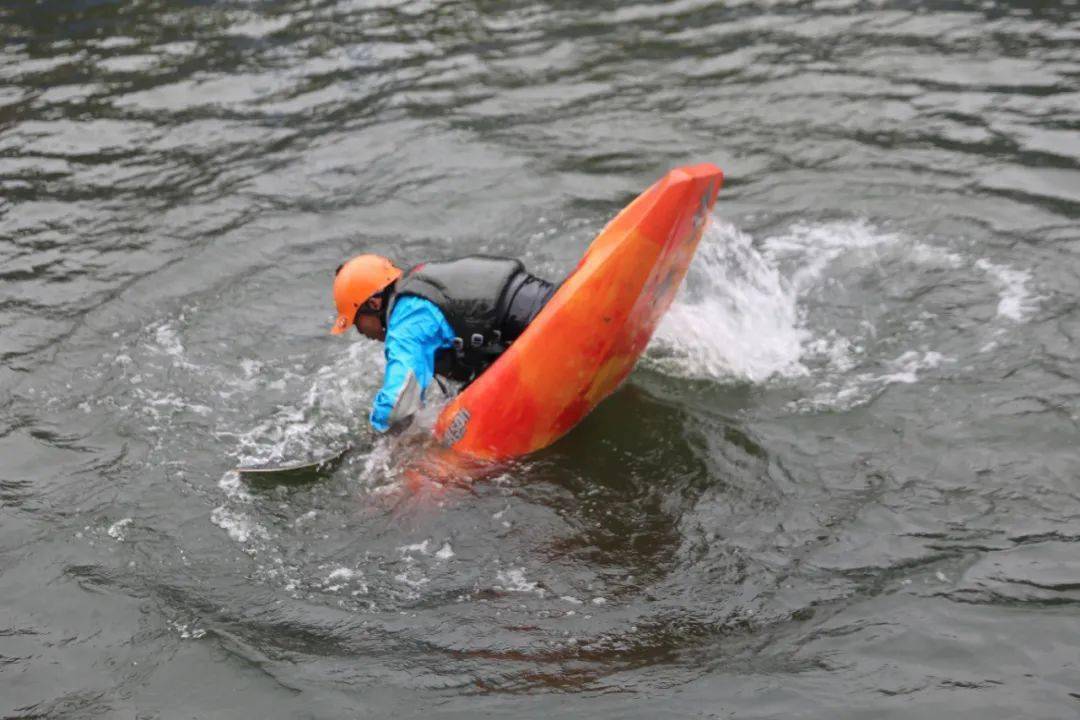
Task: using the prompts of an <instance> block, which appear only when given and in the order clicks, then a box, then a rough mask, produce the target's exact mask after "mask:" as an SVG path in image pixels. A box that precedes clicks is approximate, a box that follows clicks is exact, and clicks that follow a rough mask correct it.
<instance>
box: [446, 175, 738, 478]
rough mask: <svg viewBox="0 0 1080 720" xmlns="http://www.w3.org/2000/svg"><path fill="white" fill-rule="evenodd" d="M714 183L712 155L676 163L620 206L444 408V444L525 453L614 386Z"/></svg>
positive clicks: (653, 320)
mask: <svg viewBox="0 0 1080 720" xmlns="http://www.w3.org/2000/svg"><path fill="white" fill-rule="evenodd" d="M722 183H723V173H722V172H721V170H720V168H718V167H716V166H715V165H712V164H710V163H703V164H700V165H693V166H687V167H680V168H676V169H674V170H672V171H671V172H669V173H668V174H667V175H665V176H664V177H663V178H661V179H660V180H659V181H658V182H656V183H655V184H654V185H652V186H651V187H650V188H649V189H647V190H646V191H645V192H643V193H642V194H641V195H639V196H638V197H637V198H636V199H635V200H634V201H633V202H631V203H630V204H629V205H628V206H626V208H624V209H623V210H622V211H621V212H620V213H619V214H618V215H617V216H616V217H615V218H614V219H613V220H612V221H611V222H610V223H608V225H607V226H606V227H605V228H604V229H603V231H602V232H601V233H600V234H599V235H598V236H597V237H596V239H595V240H594V241H593V242H592V244H591V245H590V246H589V248H588V250H586V252H585V254H584V256H582V258H581V261H580V262H579V263H578V265H577V267H576V268H575V269H574V271H573V272H571V273H570V275H569V276H568V277H567V278H566V280H565V281H564V282H563V283H562V285H561V286H560V287H559V289H558V290H557V291H556V292H555V294H554V295H553V296H552V298H551V300H549V301H548V303H547V305H545V306H544V309H543V310H542V311H541V312H540V314H539V315H537V316H536V318H534V319H533V321H532V322H531V323H530V324H529V326H528V327H527V328H526V329H525V332H523V333H522V334H521V336H520V337H518V338H517V339H516V340H515V341H514V342H513V344H511V345H510V347H509V348H508V349H507V350H506V351H505V352H504V353H503V354H502V355H501V356H500V357H499V359H498V360H496V361H495V362H494V363H493V364H492V365H491V367H489V368H488V369H487V370H486V371H484V373H483V374H482V375H481V376H480V377H479V378H477V379H476V380H475V381H474V382H473V383H472V384H471V385H469V386H468V387H467V388H465V390H464V391H463V392H461V393H460V394H459V395H458V396H457V397H456V398H454V399H453V400H452V401H451V402H450V403H449V404H448V405H447V406H446V407H445V408H444V409H443V410H442V412H441V413H440V415H439V418H438V420H437V421H436V424H435V431H434V432H435V437H436V439H437V440H438V441H439V443H440V444H441V445H442V447H443V448H446V449H449V450H451V451H453V453H456V454H460V455H464V456H468V457H471V458H475V459H478V460H493V461H499V460H507V459H511V458H514V457H518V456H521V455H526V454H528V453H531V452H535V451H537V450H540V449H542V448H544V447H547V446H548V445H550V444H552V443H553V442H555V441H556V440H558V439H559V438H560V437H562V436H563V435H565V434H566V433H567V432H569V431H570V430H571V429H572V428H573V427H574V426H575V425H577V424H578V423H579V422H580V421H581V420H582V418H584V417H585V416H586V415H588V414H589V412H590V411H592V409H593V408H595V407H596V406H597V405H598V404H599V403H600V402H602V401H603V400H604V398H606V397H608V396H609V395H610V394H611V393H612V392H614V391H615V390H616V389H617V388H618V387H619V385H620V384H621V383H622V382H623V381H624V380H625V379H626V378H627V376H628V375H629V374H630V372H631V371H632V370H633V369H634V365H635V364H636V363H637V360H638V358H640V357H641V354H642V353H643V352H645V348H646V346H647V345H648V344H649V339H650V338H651V337H652V334H653V332H654V331H655V330H656V327H657V325H658V324H659V322H660V319H661V318H662V317H663V315H664V313H665V312H666V311H667V309H668V308H669V307H670V306H671V302H672V300H673V299H674V297H675V293H676V292H677V291H678V289H679V287H680V285H681V284H682V281H683V278H684V277H685V276H686V271H687V268H688V267H689V265H690V261H691V260H692V259H693V257H694V251H695V250H696V249H697V246H698V243H699V242H700V240H701V235H702V232H703V231H704V229H705V225H706V223H707V222H708V218H709V214H710V212H711V211H712V208H713V205H714V204H715V203H716V196H717V193H718V192H719V190H720V186H721V184H722Z"/></svg>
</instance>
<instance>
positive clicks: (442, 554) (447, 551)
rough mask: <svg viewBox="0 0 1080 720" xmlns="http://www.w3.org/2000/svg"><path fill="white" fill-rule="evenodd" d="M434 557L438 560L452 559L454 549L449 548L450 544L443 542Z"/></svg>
mask: <svg viewBox="0 0 1080 720" xmlns="http://www.w3.org/2000/svg"><path fill="white" fill-rule="evenodd" d="M435 557H437V558H439V559H440V560H449V559H450V558H452V557H454V548H452V547H450V543H448V542H444V543H443V546H442V547H441V548H439V551H438V552H437V553H435Z"/></svg>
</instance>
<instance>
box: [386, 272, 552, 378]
mask: <svg viewBox="0 0 1080 720" xmlns="http://www.w3.org/2000/svg"><path fill="white" fill-rule="evenodd" d="M530 279H531V280H535V281H539V282H541V283H543V284H544V285H545V286H546V287H548V288H551V286H550V284H549V283H546V282H544V281H542V280H539V279H538V278H533V276H531V275H529V274H528V273H527V272H525V266H524V265H522V264H521V261H520V260H514V259H512V258H500V257H488V256H484V255H472V256H469V257H463V258H459V259H457V260H449V261H446V262H429V263H424V264H421V265H417V266H416V267H414V268H413V269H411V270H409V271H408V272H407V273H405V275H404V276H403V277H402V278H401V279H400V280H398V281H397V283H396V285H395V287H394V289H393V291H392V293H391V296H390V299H389V302H388V303H387V311H386V317H387V318H389V317H390V316H391V313H393V311H394V304H395V303H396V301H397V299H398V298H401V297H405V296H407V295H415V296H418V297H422V298H424V299H425V300H428V301H430V302H432V303H434V304H435V305H436V306H437V307H438V308H439V310H441V311H442V313H443V316H444V317H445V318H446V322H447V323H449V325H450V327H451V328H453V330H454V335H455V337H454V346H453V347H452V348H449V349H445V350H440V351H439V352H438V353H437V354H436V356H435V372H436V373H438V374H439V375H442V376H444V377H448V378H450V379H452V380H458V381H460V382H465V383H468V382H471V381H472V380H473V379H475V378H476V376H478V375H479V374H480V373H482V372H483V371H484V370H485V369H486V368H487V367H488V365H490V364H491V363H492V362H494V361H495V359H496V358H497V357H498V356H499V355H500V354H502V352H503V351H504V350H505V349H506V347H507V345H509V344H510V342H512V341H513V340H514V338H516V337H517V335H519V334H520V333H521V331H522V330H524V329H525V325H527V324H528V321H530V320H532V318H533V317H534V316H535V314H536V312H539V310H540V308H542V307H543V302H546V301H547V299H548V298H549V297H550V296H551V292H553V291H554V290H553V288H552V290H551V292H548V293H546V296H545V297H544V299H543V302H541V303H539V307H537V308H536V310H535V312H532V313H531V314H530V316H529V317H528V318H526V319H525V322H524V323H517V322H513V323H510V325H511V326H512V327H507V319H508V317H510V316H511V313H510V304H511V301H512V300H513V298H514V296H515V295H516V294H518V293H517V292H516V290H517V289H518V288H520V287H521V286H522V285H523V284H524V283H526V282H527V281H529V280H530ZM517 314H521V313H520V312H519V313H517ZM519 324H520V327H517V326H518V325H519ZM508 335H512V337H511V336H508Z"/></svg>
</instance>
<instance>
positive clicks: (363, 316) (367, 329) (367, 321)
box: [356, 297, 386, 342]
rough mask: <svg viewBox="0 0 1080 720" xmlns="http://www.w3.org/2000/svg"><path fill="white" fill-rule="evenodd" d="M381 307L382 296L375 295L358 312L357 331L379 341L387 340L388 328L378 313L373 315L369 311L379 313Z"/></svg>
mask: <svg viewBox="0 0 1080 720" xmlns="http://www.w3.org/2000/svg"><path fill="white" fill-rule="evenodd" d="M381 309H382V298H381V297H374V298H371V299H370V300H368V301H367V302H366V303H364V304H363V306H361V308H360V312H358V313H356V329H357V331H358V332H359V333H360V334H361V335H363V336H364V337H367V338H371V339H372V340H378V341H379V342H382V341H383V340H386V329H385V328H384V327H383V326H382V322H381V321H380V320H379V316H378V315H371V314H369V313H372V312H375V313H377V312H378V311H379V310H381Z"/></svg>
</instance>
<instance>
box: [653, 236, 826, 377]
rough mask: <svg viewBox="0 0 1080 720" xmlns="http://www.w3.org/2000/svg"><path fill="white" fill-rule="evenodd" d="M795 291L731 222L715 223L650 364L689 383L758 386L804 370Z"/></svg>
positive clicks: (804, 336) (803, 338)
mask: <svg viewBox="0 0 1080 720" xmlns="http://www.w3.org/2000/svg"><path fill="white" fill-rule="evenodd" d="M797 301H798V297H797V294H796V292H795V288H794V286H793V285H792V283H790V282H789V281H788V280H786V279H785V278H784V277H783V276H782V275H781V274H780V272H779V271H778V270H777V269H776V268H775V267H773V266H772V265H771V264H769V262H768V261H767V260H766V258H765V257H763V256H762V255H761V253H759V252H758V251H757V250H756V249H755V248H754V246H753V240H752V238H751V237H750V236H749V235H747V234H746V233H744V232H741V231H740V230H738V229H737V228H736V227H735V226H734V225H731V224H730V223H726V222H723V221H720V220H717V219H716V218H713V219H712V221H711V222H710V223H709V227H708V228H707V229H706V230H705V235H704V237H703V238H702V241H701V245H700V246H699V247H698V251H697V255H696V256H695V258H694V262H693V263H692V264H691V266H690V270H689V272H688V273H687V276H686V281H685V284H684V286H683V289H682V291H681V293H680V295H679V297H678V298H677V299H676V301H675V303H674V304H673V305H672V307H671V309H670V310H668V313H667V315H666V316H665V318H664V320H663V322H662V323H661V324H660V327H659V328H658V330H657V333H656V338H655V340H654V344H653V348H652V351H651V352H650V358H649V359H650V361H651V362H652V363H654V364H655V365H656V366H657V367H659V368H660V369H661V370H664V371H670V372H673V373H674V374H678V375H682V376H687V377H693V378H727V379H730V378H736V379H739V380H745V381H748V382H753V383H756V382H762V381H764V380H767V379H769V378H771V377H774V376H788V377H791V376H799V375H803V374H805V373H806V372H807V370H806V367H805V366H804V365H803V364H802V363H801V362H800V360H799V359H800V356H801V354H802V345H803V343H804V342H805V341H806V340H807V339H808V335H809V334H808V332H807V331H806V329H805V328H804V327H803V326H802V322H801V319H800V313H799V308H798V302H797Z"/></svg>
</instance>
